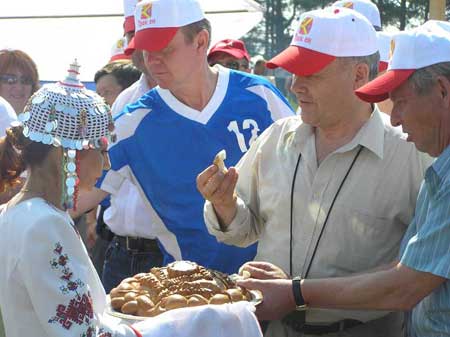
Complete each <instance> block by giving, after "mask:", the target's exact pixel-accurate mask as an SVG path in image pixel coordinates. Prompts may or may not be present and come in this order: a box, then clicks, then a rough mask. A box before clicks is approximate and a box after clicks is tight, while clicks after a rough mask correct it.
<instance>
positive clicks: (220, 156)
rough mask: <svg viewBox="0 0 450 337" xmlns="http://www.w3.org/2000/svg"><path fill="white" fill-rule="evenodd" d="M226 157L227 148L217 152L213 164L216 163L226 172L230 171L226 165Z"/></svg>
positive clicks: (220, 169)
mask: <svg viewBox="0 0 450 337" xmlns="http://www.w3.org/2000/svg"><path fill="white" fill-rule="evenodd" d="M225 159H227V152H226V151H225V150H221V151H219V153H218V154H216V156H215V158H214V161H213V164H214V165H216V166H217V167H218V168H219V171H220V172H222V173H224V174H225V173H227V171H228V170H227V168H226V167H225V162H224V160H225Z"/></svg>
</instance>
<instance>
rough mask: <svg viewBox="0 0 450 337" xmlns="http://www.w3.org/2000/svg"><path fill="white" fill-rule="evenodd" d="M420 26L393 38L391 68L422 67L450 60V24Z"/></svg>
mask: <svg viewBox="0 0 450 337" xmlns="http://www.w3.org/2000/svg"><path fill="white" fill-rule="evenodd" d="M442 24H443V25H444V24H445V25H446V26H447V27H448V29H445V28H443V27H445V26H442V25H430V24H425V25H424V26H421V27H418V28H416V29H414V30H411V31H406V32H399V33H398V34H396V35H395V36H394V38H393V43H392V48H391V53H392V58H391V60H390V62H389V67H388V69H389V70H394V69H420V68H423V67H427V66H430V65H433V64H437V63H442V62H450V53H449V52H448V51H449V50H450V24H449V23H442Z"/></svg>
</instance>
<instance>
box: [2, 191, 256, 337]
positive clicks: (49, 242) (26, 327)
mask: <svg viewBox="0 0 450 337" xmlns="http://www.w3.org/2000/svg"><path fill="white" fill-rule="evenodd" d="M0 233H1V234H0V266H1V268H0V306H1V311H2V314H3V320H4V323H5V330H6V336H8V337H19V336H20V337H29V336H39V337H69V336H70V337H113V336H114V337H119V336H122V337H135V336H138V337H140V336H142V337H149V336H151V337H169V336H170V337H173V336H177V337H228V336H240V337H262V333H261V330H260V328H259V325H258V321H257V319H256V316H255V315H254V313H253V312H254V310H255V307H254V306H253V305H252V304H250V303H248V302H238V303H233V304H226V305H205V306H199V307H195V308H182V309H177V310H171V311H168V312H166V313H163V314H161V315H159V316H156V317H153V318H149V319H147V320H144V321H141V322H139V323H135V324H133V328H134V331H133V329H132V328H131V327H130V326H128V325H126V324H121V322H120V320H119V319H116V318H114V317H112V316H109V315H108V314H106V313H105V307H106V295H105V290H104V289H103V286H102V284H101V282H100V279H99V277H98V275H97V272H96V271H95V269H94V266H93V265H92V262H91V260H90V259H89V256H88V254H87V251H86V248H85V246H84V244H83V243H82V241H81V239H80V237H79V235H78V232H77V230H76V229H75V227H73V222H72V220H71V218H70V217H69V216H68V214H67V213H65V212H62V211H60V210H58V209H56V208H54V207H53V206H51V205H50V204H48V203H47V202H46V201H44V200H43V199H41V198H33V199H30V200H27V201H24V202H21V203H19V204H17V205H16V206H13V207H9V208H7V207H5V206H4V205H2V206H0Z"/></svg>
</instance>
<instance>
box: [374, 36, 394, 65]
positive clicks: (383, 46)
mask: <svg viewBox="0 0 450 337" xmlns="http://www.w3.org/2000/svg"><path fill="white" fill-rule="evenodd" d="M392 37H393V34H390V33H386V32H377V39H378V51H379V52H380V63H379V64H378V71H379V72H382V71H385V70H386V69H387V68H388V64H389V57H390V50H391V41H392Z"/></svg>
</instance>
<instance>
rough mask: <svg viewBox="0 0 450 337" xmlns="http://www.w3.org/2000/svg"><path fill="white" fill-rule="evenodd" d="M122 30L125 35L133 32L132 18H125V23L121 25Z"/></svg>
mask: <svg viewBox="0 0 450 337" xmlns="http://www.w3.org/2000/svg"><path fill="white" fill-rule="evenodd" d="M123 30H124V32H125V34H126V33H129V32H134V30H135V26H134V16H129V17H126V18H125V21H124V23H123Z"/></svg>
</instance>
